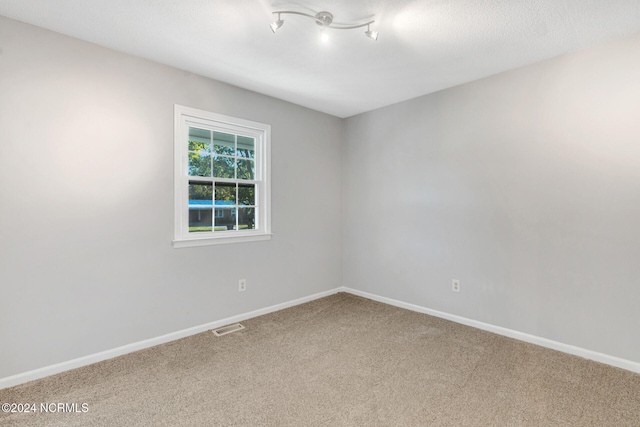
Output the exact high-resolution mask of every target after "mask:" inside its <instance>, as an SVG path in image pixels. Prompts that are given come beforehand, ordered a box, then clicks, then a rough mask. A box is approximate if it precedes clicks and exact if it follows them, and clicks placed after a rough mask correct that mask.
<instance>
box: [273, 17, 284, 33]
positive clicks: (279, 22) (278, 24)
mask: <svg viewBox="0 0 640 427" xmlns="http://www.w3.org/2000/svg"><path fill="white" fill-rule="evenodd" d="M282 24H284V21H283V20H282V19H278V20H277V21H274V22H272V23H271V31H273V32H274V33H275V32H276V31H278V28H280V27H282Z"/></svg>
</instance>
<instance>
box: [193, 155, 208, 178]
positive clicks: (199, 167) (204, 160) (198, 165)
mask: <svg viewBox="0 0 640 427" xmlns="http://www.w3.org/2000/svg"><path fill="white" fill-rule="evenodd" d="M189 176H211V156H209V155H204V156H203V155H200V154H198V153H189Z"/></svg>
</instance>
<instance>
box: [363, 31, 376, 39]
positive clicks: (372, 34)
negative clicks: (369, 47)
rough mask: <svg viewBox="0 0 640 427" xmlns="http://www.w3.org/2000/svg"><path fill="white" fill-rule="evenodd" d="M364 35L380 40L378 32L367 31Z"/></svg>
mask: <svg viewBox="0 0 640 427" xmlns="http://www.w3.org/2000/svg"><path fill="white" fill-rule="evenodd" d="M364 35H365V36H367V37H369V38H370V39H373V40H378V32H377V31H370V30H367V31H365V32H364Z"/></svg>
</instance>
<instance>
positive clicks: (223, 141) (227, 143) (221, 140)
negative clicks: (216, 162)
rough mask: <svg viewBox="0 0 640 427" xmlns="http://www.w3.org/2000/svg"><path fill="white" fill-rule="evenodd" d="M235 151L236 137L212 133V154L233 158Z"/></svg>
mask: <svg viewBox="0 0 640 427" xmlns="http://www.w3.org/2000/svg"><path fill="white" fill-rule="evenodd" d="M235 151H236V137H235V135H231V134H229V133H222V132H213V152H214V153H215V154H224V155H226V156H233V155H234V153H235Z"/></svg>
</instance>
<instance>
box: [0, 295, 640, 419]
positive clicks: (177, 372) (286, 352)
mask: <svg viewBox="0 0 640 427" xmlns="http://www.w3.org/2000/svg"><path fill="white" fill-rule="evenodd" d="M243 324H244V325H245V326H246V329H245V330H242V331H239V332H235V333H232V334H230V335H226V336H223V337H219V338H218V337H215V336H214V335H213V334H212V333H211V332H206V333H202V334H198V335H195V336H192V337H189V338H185V339H182V340H178V341H175V342H172V343H169V344H165V345H161V346H158V347H154V348H151V349H147V350H143V351H139V352H136V353H133V354H130V355H126V356H122V357H119V358H116V359H112V360H108V361H105V362H101V363H97V364H95V365H91V366H87V367H84V368H80V369H76V370H74V371H70V372H66V373H63V374H59V375H55V376H52V377H49V378H45V379H42V380H38V381H34V382H31V383H28V384H24V385H21V386H17V387H13V388H10V389H5V390H0V402H18V403H26V402H33V403H36V404H37V405H39V404H40V403H41V402H46V403H51V402H54V403H57V402H60V403H77V404H78V410H79V411H80V412H79V413H71V414H69V413H59V412H58V413H40V412H39V408H38V412H37V413H29V414H5V413H0V425H2V426H7V425H9V426H136V425H143V426H165V425H166V426H236V425H244V426H263V425H269V426H320V425H322V426H591V425H593V426H640V375H637V374H633V373H631V372H627V371H624V370H621V369H617V368H612V367H609V366H605V365H601V364H598V363H595V362H590V361H587V360H583V359H580V358H577V357H573V356H569V355H566V354H563V353H559V352H555V351H552V350H548V349H544V348H541V347H537V346H534V345H531V344H525V343H522V342H519V341H515V340H512V339H509V338H504V337H501V336H497V335H494V334H491V333H488V332H484V331H480V330H477V329H473V328H470V327H466V326H462V325H458V324H455V323H452V322H448V321H446V320H442V319H438V318H434V317H430V316H427V315H424V314H418V313H413V312H410V311H406V310H403V309H399V308H395V307H391V306H388V305H385V304H380V303H377V302H373V301H370V300H367V299H363V298H359V297H355V296H352V295H349V294H337V295H333V296H330V297H327V298H323V299H321V300H317V301H314V302H311V303H307V304H303V305H300V306H297V307H294V308H290V309H287V310H283V311H280V312H277V313H273V314H269V315H265V316H261V317H258V318H255V319H251V320H248V321H245V322H243ZM82 403H86V404H87V406H88V412H85V413H83V412H82V409H83V408H82V406H81V405H82Z"/></svg>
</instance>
